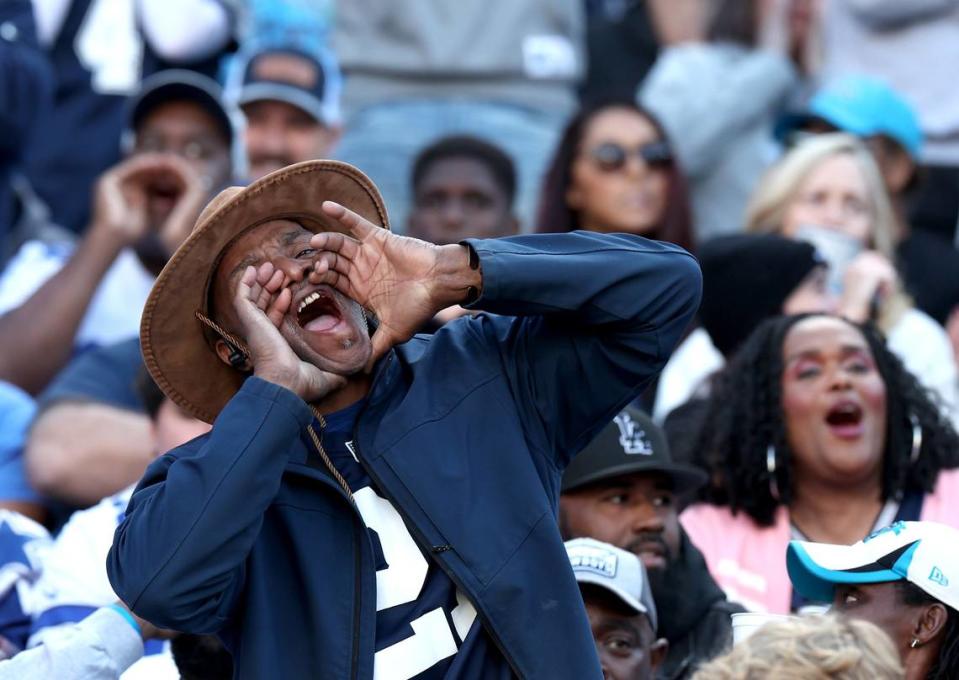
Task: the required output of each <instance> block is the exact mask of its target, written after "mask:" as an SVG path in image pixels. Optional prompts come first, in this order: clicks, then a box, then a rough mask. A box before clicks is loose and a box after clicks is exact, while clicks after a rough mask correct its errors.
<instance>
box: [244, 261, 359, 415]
mask: <svg viewBox="0 0 959 680" xmlns="http://www.w3.org/2000/svg"><path fill="white" fill-rule="evenodd" d="M283 284H284V275H283V272H282V271H280V270H279V269H276V268H275V267H274V266H273V264H272V263H270V262H264V263H263V264H261V265H260V266H259V267H258V268H255V267H252V266H250V267H247V268H246V270H245V271H244V272H243V276H242V277H241V278H240V281H239V283H238V284H237V287H236V293H235V295H234V298H233V308H234V311H235V313H236V317H237V320H238V322H239V324H240V326H241V329H240V330H241V333H242V335H243V337H245V338H246V341H247V344H248V346H249V350H250V360H251V361H252V362H253V373H254V375H256V376H258V377H261V378H263V379H264V380H268V381H269V382H272V383H276V384H278V385H281V386H283V387H286V388H287V389H289V390H290V391H291V392H294V393H295V394H297V395H298V396H299V397H301V398H302V399H303V400H304V401H308V402H309V401H316V400H319V399H322V398H323V397H325V396H326V395H328V394H329V393H330V392H333V391H335V390H337V389H339V388H341V387H343V386H344V385H346V378H344V377H343V376H339V375H335V374H333V373H328V372H326V371H323V370H321V369H319V368H317V367H316V366H314V365H313V364H311V363H308V362H306V361H303V360H302V359H300V357H298V356H297V355H296V353H294V352H293V350H292V349H291V348H290V345H289V343H288V342H287V341H286V339H285V338H284V337H283V336H282V335H281V334H280V330H279V328H280V325H281V324H282V323H283V319H284V316H285V315H286V314H287V312H288V311H289V310H290V305H291V303H292V299H293V294H292V292H291V290H290V288H289V287H288V286H284V285H283Z"/></svg>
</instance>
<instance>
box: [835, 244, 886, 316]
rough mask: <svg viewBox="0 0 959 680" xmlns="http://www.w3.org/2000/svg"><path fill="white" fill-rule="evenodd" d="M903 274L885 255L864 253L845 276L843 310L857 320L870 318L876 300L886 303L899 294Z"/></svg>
mask: <svg viewBox="0 0 959 680" xmlns="http://www.w3.org/2000/svg"><path fill="white" fill-rule="evenodd" d="M898 286H899V275H898V274H897V273H896V268H895V267H894V266H893V264H892V263H891V262H890V261H889V260H888V259H887V258H886V257H884V256H883V255H881V254H879V253H877V252H876V251H874V250H867V251H865V252H862V253H860V254H859V255H857V256H856V257H855V259H853V261H852V262H850V263H849V266H848V267H847V268H846V273H845V274H844V275H843V291H842V300H841V301H840V310H841V312H842V314H843V316H845V317H847V318H849V319H852V320H853V321H859V322H863V321H866V320H868V319H869V317H870V315H871V312H872V306H873V303H874V301H879V302H882V301H883V300H885V299H887V298H888V297H889V296H890V295H891V294H892V293H894V292H895V291H896V289H897V288H898Z"/></svg>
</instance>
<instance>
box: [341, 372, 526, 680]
mask: <svg viewBox="0 0 959 680" xmlns="http://www.w3.org/2000/svg"><path fill="white" fill-rule="evenodd" d="M392 357H393V355H392V353H391V354H390V355H389V358H390V359H392ZM380 373H382V371H379V372H377V375H376V376H375V377H374V379H373V384H376V379H377V378H378V377H379V375H380ZM372 392H373V387H372V385H371V386H370V393H371V394H372ZM365 410H366V406H365V405H364V406H363V409H361V410H360V412H359V413H358V414H357V415H356V423H355V424H354V426H353V446H354V447H356V458H357V459H358V460H359V463H360V465H362V466H363V469H364V470H366V474H368V475H369V476H370V479H372V480H373V481H374V483H376V485H377V486H378V487H379V488H380V489H381V490H383V491H384V492H385V487H384V486H383V481H382V480H381V479H380V478H379V477H378V476H377V475H376V474H375V473H374V472H373V470H371V469H370V467H369V466H367V465H366V463H365V462H363V452H362V451H361V450H360V438H359V425H360V420H361V419H362V417H363V412H364V411H365ZM389 501H390V503H391V504H392V505H393V507H394V508H395V509H396V511H397V512H398V513H399V514H400V516H401V517H402V518H403V522H404V524H406V528H407V529H409V531H410V533H411V534H412V535H413V537H414V538H415V539H416V543H417V545H419V547H420V550H423V551H424V552H428V554H429V555H430V559H432V560H433V562H434V563H435V564H436V565H437V566H438V567H439V568H440V570H441V571H442V572H443V573H444V574H446V576H447V578H449V580H450V581H452V582H453V585H455V586H456V587H457V588H458V589H459V590H460V592H462V593H463V594H464V595H470V596H471V595H472V594H471V593H470V591H469V589H468V588H466V587H465V586H464V585H463V583H462V581H460V579H459V578H458V577H457V576H456V575H455V574H454V573H453V572H452V570H451V569H448V568H447V566H446V565H445V564H443V562H442V561H441V560H438V559H436V558H435V557H433V555H434V551H433V549H432V546H430V544H429V541H427V540H426V539H425V537H424V536H423V534H422V533H421V532H420V530H419V528H418V527H417V526H416V525H415V524H414V523H413V522H411V521H410V518H409V516H408V515H407V514H406V512H405V510H403V508H401V507H400V505H399V504H398V503H396V502H394V501H393V499H389ZM424 546H425V547H426V548H428V549H429V550H424ZM443 547H444V548H446V549H449V548H450V547H451V546H443ZM441 552H446V550H445V549H444V550H442V551H441ZM454 552H455V549H454ZM470 603H471V604H472V605H473V609H475V610H476V615H477V617H478V618H479V619H480V622H481V623H482V624H484V625H483V628H484V629H485V631H486V634H487V635H489V636H490V638H492V640H493V644H495V645H496V647H497V648H498V649H499V651H500V653H501V654H502V655H503V658H504V659H506V663H508V664H509V667H510V668H511V669H512V671H513V673H514V674H515V675H516V677H518V678H522V677H523V674H522V673H520V672H519V670H518V669H517V667H516V663H515V662H514V661H513V658H512V656H511V655H510V654H509V652H507V651H506V646H505V645H504V644H503V641H502V640H501V639H500V638H499V636H498V635H497V634H496V632H495V631H494V630H493V627H492V626H491V625H490V624H489V617H488V616H487V615H486V614H485V612H483V611H482V609H481V608H480V607H479V606H478V605H477V602H476V598H474V597H472V596H471V597H470Z"/></svg>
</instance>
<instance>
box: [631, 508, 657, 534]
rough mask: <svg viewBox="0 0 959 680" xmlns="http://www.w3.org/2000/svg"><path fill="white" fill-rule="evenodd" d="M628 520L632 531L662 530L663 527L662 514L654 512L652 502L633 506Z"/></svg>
mask: <svg viewBox="0 0 959 680" xmlns="http://www.w3.org/2000/svg"><path fill="white" fill-rule="evenodd" d="M630 522H631V526H632V529H633V532H634V533H644V532H662V531H663V529H664V528H665V523H664V522H663V518H662V515H661V514H660V513H658V512H656V508H654V507H653V505H652V503H640V504H638V505H635V506H633V508H632V512H631V514H630Z"/></svg>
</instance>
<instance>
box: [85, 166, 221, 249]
mask: <svg viewBox="0 0 959 680" xmlns="http://www.w3.org/2000/svg"><path fill="white" fill-rule="evenodd" d="M207 194H208V187H207V186H206V185H205V184H204V182H203V180H202V178H201V177H200V176H199V175H198V174H197V172H196V171H195V170H194V169H193V168H192V167H191V166H190V164H189V163H187V162H186V161H185V160H183V159H182V158H180V157H178V156H176V155H174V154H169V153H139V154H136V155H134V156H131V157H130V158H128V159H127V160H125V161H123V162H121V163H120V164H118V165H117V166H115V167H113V168H111V169H110V170H109V171H107V172H106V173H105V174H104V175H103V176H102V177H101V178H100V180H99V181H98V182H97V186H96V190H95V194H94V210H93V213H94V218H93V227H92V228H93V229H98V230H100V231H101V232H104V233H107V234H109V235H110V236H111V238H112V239H114V240H115V241H116V242H117V243H118V245H120V246H131V245H133V244H134V243H136V242H137V241H139V240H140V239H141V238H143V237H144V236H145V235H146V234H147V232H148V231H149V230H150V228H151V226H152V227H154V228H156V229H157V237H158V238H159V240H160V241H161V243H162V244H163V247H164V249H165V250H166V251H167V253H168V254H172V253H173V251H174V250H176V248H177V247H178V246H179V245H180V243H182V242H183V240H184V239H185V238H186V237H187V236H188V235H189V233H190V231H191V230H192V229H193V226H194V223H195V222H196V218H197V216H198V215H199V214H200V210H201V209H202V208H203V205H204V203H205V202H206V199H207Z"/></svg>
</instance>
